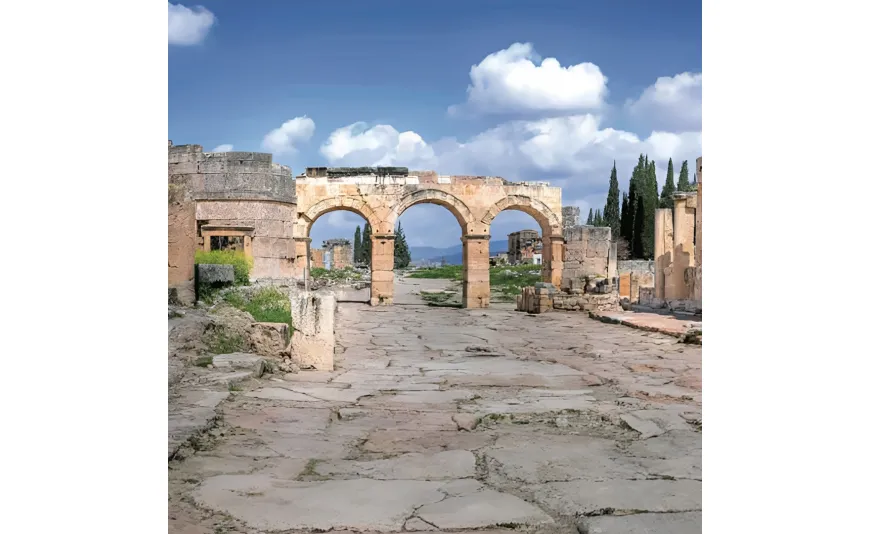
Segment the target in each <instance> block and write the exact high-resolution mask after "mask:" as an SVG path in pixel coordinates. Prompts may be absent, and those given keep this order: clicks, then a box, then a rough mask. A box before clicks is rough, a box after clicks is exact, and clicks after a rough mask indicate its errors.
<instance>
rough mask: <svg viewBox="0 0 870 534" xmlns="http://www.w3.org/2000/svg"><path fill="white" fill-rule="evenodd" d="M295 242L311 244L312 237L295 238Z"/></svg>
mask: <svg viewBox="0 0 870 534" xmlns="http://www.w3.org/2000/svg"><path fill="white" fill-rule="evenodd" d="M293 240H294V241H302V242H304V243H311V238H310V237H294V238H293Z"/></svg>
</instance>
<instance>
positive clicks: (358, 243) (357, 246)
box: [353, 225, 362, 265]
mask: <svg viewBox="0 0 870 534" xmlns="http://www.w3.org/2000/svg"><path fill="white" fill-rule="evenodd" d="M361 254H362V232H361V231H360V229H359V225H357V227H356V232H354V233H353V263H354V265H356V264H357V263H359V262H360V261H362V258H360V255H361Z"/></svg>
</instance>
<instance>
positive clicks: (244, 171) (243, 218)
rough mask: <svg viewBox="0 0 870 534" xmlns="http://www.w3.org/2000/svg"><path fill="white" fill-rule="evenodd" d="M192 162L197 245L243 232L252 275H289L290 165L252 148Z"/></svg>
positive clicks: (292, 212)
mask: <svg viewBox="0 0 870 534" xmlns="http://www.w3.org/2000/svg"><path fill="white" fill-rule="evenodd" d="M197 166H198V173H199V175H200V176H201V179H200V182H199V184H198V185H199V187H197V188H196V189H195V190H194V198H195V200H196V221H197V228H198V235H199V238H200V242H199V245H200V246H202V247H203V248H206V249H207V248H209V243H207V242H206V240H205V238H206V237H209V236H213V235H229V236H242V237H244V238H245V239H246V241H245V242H246V246H245V252H246V254H249V255H250V256H251V258H252V259H253V263H254V266H253V269H252V270H251V278H252V279H269V278H290V277H293V276H294V275H295V274H296V273H295V266H294V260H295V243H294V241H293V225H294V222H295V221H296V217H297V213H296V186H295V182H294V180H293V176H292V172H291V170H290V168H289V167H285V166H283V165H279V164H277V163H272V155H271V154H261V153H256V152H216V153H210V152H205V153H201V154H200V157H199V158H198V160H197Z"/></svg>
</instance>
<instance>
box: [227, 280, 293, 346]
mask: <svg viewBox="0 0 870 534" xmlns="http://www.w3.org/2000/svg"><path fill="white" fill-rule="evenodd" d="M224 300H225V301H226V302H227V303H228V304H230V305H231V306H233V307H235V308H238V309H240V310H242V311H246V312H248V313H250V314H251V315H252V316H253V317H254V320H255V321H257V322H261V323H285V324H287V326H289V327H290V334H291V335H292V334H293V317H292V314H291V312H290V310H291V308H290V297H288V296H287V295H286V294H285V293H283V292H281V291H280V290H279V289H278V288H275V287H263V288H260V289H257V290H256V291H254V292H253V293H252V294H251V295H250V297H246V296H244V295H243V294H242V292H241V291H238V290H231V291H227V292H226V294H224Z"/></svg>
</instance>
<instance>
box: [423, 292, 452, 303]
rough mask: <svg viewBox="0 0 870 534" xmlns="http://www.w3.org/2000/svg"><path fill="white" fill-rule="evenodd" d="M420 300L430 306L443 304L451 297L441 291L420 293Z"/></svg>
mask: <svg viewBox="0 0 870 534" xmlns="http://www.w3.org/2000/svg"><path fill="white" fill-rule="evenodd" d="M420 298H421V299H423V300H424V301H426V302H428V303H430V304H444V303H445V302H447V301H448V300H450V299H451V298H453V295H452V294H451V293H444V292H443V291H436V292H429V291H421V292H420Z"/></svg>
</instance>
